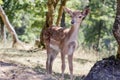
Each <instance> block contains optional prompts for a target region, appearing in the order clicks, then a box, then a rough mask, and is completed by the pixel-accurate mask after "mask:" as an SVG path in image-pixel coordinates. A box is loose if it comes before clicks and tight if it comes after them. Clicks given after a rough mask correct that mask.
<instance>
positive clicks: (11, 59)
mask: <svg viewBox="0 0 120 80" xmlns="http://www.w3.org/2000/svg"><path fill="white" fill-rule="evenodd" d="M77 53H79V51H78V52H76V55H75V56H74V63H73V64H74V77H75V80H83V79H84V76H85V75H87V73H88V72H89V70H90V68H91V67H92V66H93V64H94V63H95V61H94V59H93V57H94V56H93V55H86V56H81V55H82V53H81V54H77ZM78 55H79V56H78ZM84 55H85V54H84ZM91 56H92V58H89V57H91ZM83 57H84V58H83ZM86 58H87V59H86ZM45 61H46V54H45V51H41V50H38V51H36V50H35V51H34V50H29V51H24V50H15V49H0V80H59V79H60V76H61V67H60V66H61V60H60V55H58V57H57V59H56V60H55V62H54V66H53V75H52V77H47V76H46V75H45ZM66 65H67V60H66ZM65 80H69V70H68V65H67V66H66V71H65Z"/></svg>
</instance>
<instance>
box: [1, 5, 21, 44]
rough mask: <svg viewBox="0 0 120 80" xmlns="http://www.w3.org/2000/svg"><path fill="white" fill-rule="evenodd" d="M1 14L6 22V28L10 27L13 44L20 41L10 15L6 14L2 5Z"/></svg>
mask: <svg viewBox="0 0 120 80" xmlns="http://www.w3.org/2000/svg"><path fill="white" fill-rule="evenodd" d="M0 16H1V18H2V20H3V22H4V24H5V25H6V28H7V29H8V31H9V32H10V33H11V35H12V37H13V46H14V44H15V43H18V42H19V39H18V36H17V34H16V32H15V30H14V28H13V27H12V25H11V24H10V22H9V20H8V17H7V16H6V14H5V12H4V10H3V9H2V7H1V6H0Z"/></svg>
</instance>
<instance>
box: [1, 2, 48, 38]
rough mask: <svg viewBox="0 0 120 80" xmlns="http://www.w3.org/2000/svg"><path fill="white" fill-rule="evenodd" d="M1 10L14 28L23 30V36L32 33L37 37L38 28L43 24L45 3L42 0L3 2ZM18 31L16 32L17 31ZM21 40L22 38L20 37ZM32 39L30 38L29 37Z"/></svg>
mask: <svg viewBox="0 0 120 80" xmlns="http://www.w3.org/2000/svg"><path fill="white" fill-rule="evenodd" d="M3 2H4V4H3V5H2V6H3V9H4V10H5V12H6V14H7V15H8V18H9V20H10V22H11V23H12V25H13V26H14V27H15V28H19V29H22V30H23V29H24V30H25V31H24V33H22V34H24V36H26V39H27V40H30V39H29V36H28V34H30V33H32V34H33V33H34V37H35V36H39V34H38V33H39V32H40V28H41V27H42V26H43V24H44V13H45V10H46V1H43V0H3ZM19 29H18V30H19ZM20 38H21V39H23V37H22V36H20ZM31 39H32V37H31Z"/></svg>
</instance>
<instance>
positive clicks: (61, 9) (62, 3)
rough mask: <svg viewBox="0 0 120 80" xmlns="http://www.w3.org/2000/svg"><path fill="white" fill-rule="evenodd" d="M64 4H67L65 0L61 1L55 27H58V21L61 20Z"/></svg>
mask: <svg viewBox="0 0 120 80" xmlns="http://www.w3.org/2000/svg"><path fill="white" fill-rule="evenodd" d="M66 2H67V0H61V4H60V8H59V11H58V18H57V22H56V26H59V25H60V21H61V19H62V14H63V8H64V7H65V5H66Z"/></svg>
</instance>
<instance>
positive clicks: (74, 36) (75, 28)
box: [68, 24, 80, 40]
mask: <svg viewBox="0 0 120 80" xmlns="http://www.w3.org/2000/svg"><path fill="white" fill-rule="evenodd" d="M79 26H80V24H74V25H72V27H71V28H70V31H69V37H68V38H69V39H74V40H75V39H77V38H78V33H79Z"/></svg>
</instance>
